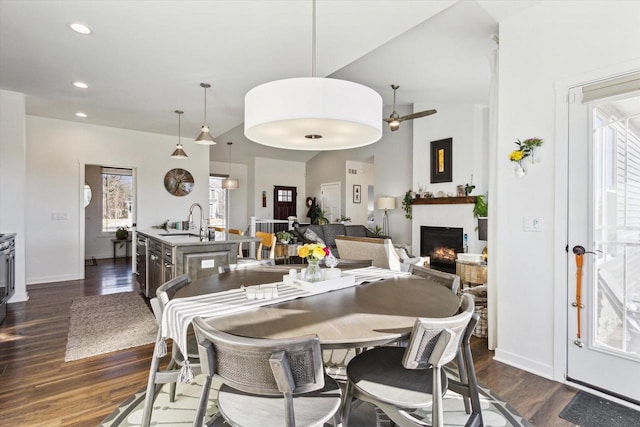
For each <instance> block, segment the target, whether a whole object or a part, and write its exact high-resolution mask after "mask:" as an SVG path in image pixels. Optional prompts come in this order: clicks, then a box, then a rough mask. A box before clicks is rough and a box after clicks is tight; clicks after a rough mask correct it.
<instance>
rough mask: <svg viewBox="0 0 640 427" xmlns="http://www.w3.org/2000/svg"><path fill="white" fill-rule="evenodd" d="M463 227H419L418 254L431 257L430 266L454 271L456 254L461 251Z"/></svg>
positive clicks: (450, 271)
mask: <svg viewBox="0 0 640 427" xmlns="http://www.w3.org/2000/svg"><path fill="white" fill-rule="evenodd" d="M462 236H463V229H462V228H458V227H429V226H424V225H423V226H421V227H420V256H428V257H431V268H433V269H436V270H440V271H446V272H448V273H455V272H456V256H457V254H458V252H462V251H463V248H462V245H463V242H462V238H463V237H462Z"/></svg>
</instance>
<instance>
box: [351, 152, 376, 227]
mask: <svg viewBox="0 0 640 427" xmlns="http://www.w3.org/2000/svg"><path fill="white" fill-rule="evenodd" d="M350 169H351V170H355V171H356V173H355V174H350V173H349V170H350ZM344 173H345V175H346V178H345V183H346V188H345V191H344V193H345V204H344V215H345V216H347V217H349V218H351V224H361V225H365V226H366V225H367V213H368V205H369V191H368V188H369V186H370V185H373V183H374V179H373V178H374V177H373V163H364V162H354V161H352V160H347V162H346V165H345V172H344ZM354 185H359V186H360V194H361V197H360V203H353V186H354Z"/></svg>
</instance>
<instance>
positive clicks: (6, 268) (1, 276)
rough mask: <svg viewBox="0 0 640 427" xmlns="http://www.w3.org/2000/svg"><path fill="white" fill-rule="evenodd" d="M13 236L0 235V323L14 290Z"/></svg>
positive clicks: (14, 241) (14, 242)
mask: <svg viewBox="0 0 640 427" xmlns="http://www.w3.org/2000/svg"><path fill="white" fill-rule="evenodd" d="M15 244H16V240H15V234H14V233H12V234H0V322H2V321H3V320H4V318H5V316H6V312H7V302H8V301H9V298H11V296H12V295H13V294H14V293H15V290H16V273H15V271H16V267H15V265H16V264H15V262H16V261H15V253H16V252H15Z"/></svg>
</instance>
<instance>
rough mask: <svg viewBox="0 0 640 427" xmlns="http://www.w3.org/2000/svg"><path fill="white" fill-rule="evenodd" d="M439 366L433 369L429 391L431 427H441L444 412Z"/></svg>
mask: <svg viewBox="0 0 640 427" xmlns="http://www.w3.org/2000/svg"><path fill="white" fill-rule="evenodd" d="M441 369H442V368H441V367H439V366H434V367H433V373H432V374H433V387H432V390H431V397H432V399H433V400H432V403H431V425H432V427H443V425H444V420H443V418H444V411H443V410H442V378H441V377H440V370H441Z"/></svg>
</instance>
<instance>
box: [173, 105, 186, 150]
mask: <svg viewBox="0 0 640 427" xmlns="http://www.w3.org/2000/svg"><path fill="white" fill-rule="evenodd" d="M174 113H176V114H177V115H178V143H177V144H176V149H175V151H174V152H173V154H172V155H171V157H173V158H174V159H186V158H188V157H189V156H187V153H185V152H184V148H183V147H182V144H181V143H180V116H181V115H182V114H184V111H181V110H175V111H174Z"/></svg>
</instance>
